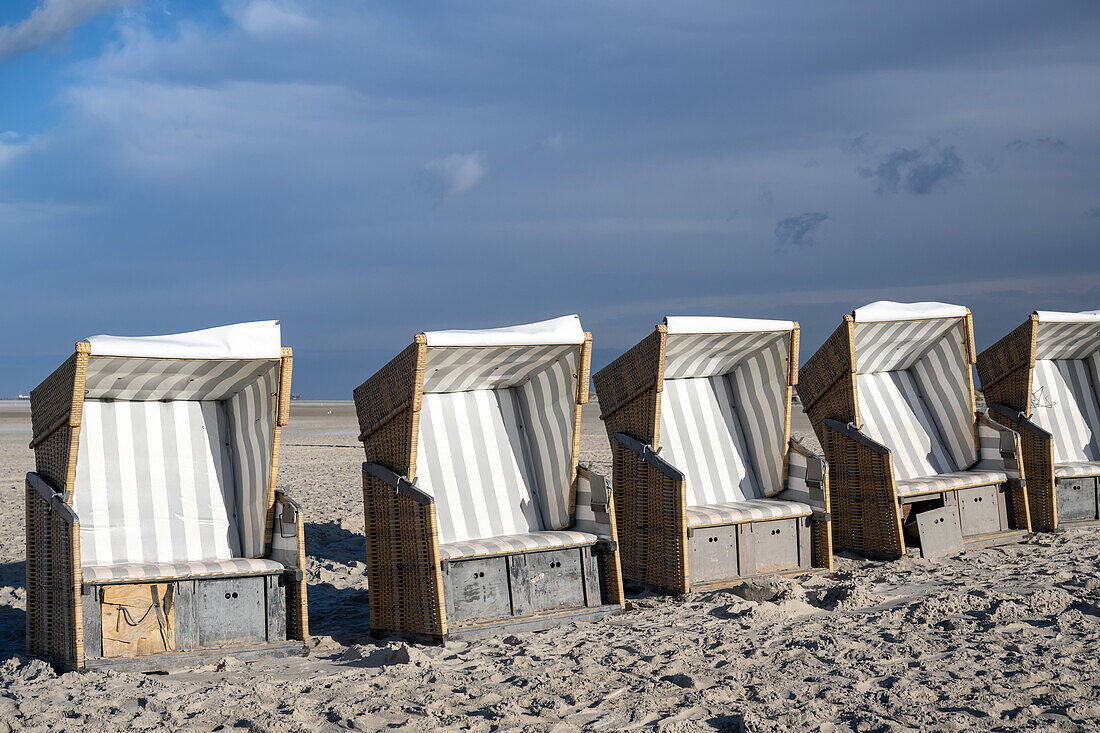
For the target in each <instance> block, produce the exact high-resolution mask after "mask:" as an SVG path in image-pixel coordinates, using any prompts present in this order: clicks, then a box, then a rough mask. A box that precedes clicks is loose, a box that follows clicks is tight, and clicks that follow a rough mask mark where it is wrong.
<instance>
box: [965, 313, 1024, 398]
mask: <svg viewBox="0 0 1100 733" xmlns="http://www.w3.org/2000/svg"><path fill="white" fill-rule="evenodd" d="M1037 323H1038V321H1037V320H1036V319H1035V317H1034V316H1032V317H1031V318H1029V319H1028V320H1027V321H1026V322H1025V323H1024V324H1022V325H1021V326H1019V327H1018V328H1016V330H1014V331H1013V332H1012V333H1010V334H1008V335H1007V336H1005V337H1004V338H1003V339H1001V340H1000V341H998V342H997V343H995V344H993V345H992V346H990V347H989V348H988V349H986V350H985V351H983V352H982V353H980V354H978V379H979V380H980V381H981V384H982V391H983V393H984V394H985V401H986V403H987V404H993V403H1000V404H1002V405H1007V406H1008V407H1011V408H1012V409H1014V410H1019V411H1020V412H1022V413H1024V414H1025V415H1030V414H1031V369H1032V367H1033V366H1034V364H1035V360H1034V354H1035V334H1036V325H1037Z"/></svg>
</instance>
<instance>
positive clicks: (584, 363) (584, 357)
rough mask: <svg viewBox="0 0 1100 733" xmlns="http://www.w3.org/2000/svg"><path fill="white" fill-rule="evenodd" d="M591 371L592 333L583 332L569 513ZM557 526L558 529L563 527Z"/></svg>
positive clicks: (573, 507) (573, 503)
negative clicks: (582, 413) (582, 415)
mask: <svg viewBox="0 0 1100 733" xmlns="http://www.w3.org/2000/svg"><path fill="white" fill-rule="evenodd" d="M591 373H592V334H591V333H589V332H587V331H586V332H585V334H584V343H583V344H581V348H580V354H579V357H578V362H577V399H576V404H575V405H574V407H573V442H572V447H571V451H570V458H569V466H570V474H569V515H570V516H573V514H574V513H575V512H576V510H577V465H578V464H579V463H580V460H581V412H582V410H583V406H584V405H585V404H586V403H587V402H588V382H589V381H590V379H591ZM565 528H566V527H559V528H558V529H565Z"/></svg>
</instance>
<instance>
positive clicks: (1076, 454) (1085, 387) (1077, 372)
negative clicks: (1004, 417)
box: [1031, 324, 1100, 464]
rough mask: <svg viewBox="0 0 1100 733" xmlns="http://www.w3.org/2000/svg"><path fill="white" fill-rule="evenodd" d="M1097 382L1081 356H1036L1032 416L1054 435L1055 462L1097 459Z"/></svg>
mask: <svg viewBox="0 0 1100 733" xmlns="http://www.w3.org/2000/svg"><path fill="white" fill-rule="evenodd" d="M1059 325H1062V324H1059ZM1074 325H1076V324H1074ZM1096 382H1097V379H1096V374H1095V371H1094V367H1093V365H1092V364H1090V363H1089V361H1086V360H1084V359H1059V360H1056V361H1051V360H1047V359H1036V360H1035V371H1034V372H1033V374H1032V378H1031V389H1032V393H1031V419H1032V420H1034V421H1035V422H1036V423H1037V424H1038V425H1039V426H1040V427H1042V428H1044V429H1046V430H1048V431H1050V433H1051V434H1052V435H1053V436H1054V462H1055V463H1056V464H1058V463H1075V462H1082V461H1096V460H1100V403H1098V402H1097V392H1096V388H1095V385H1096Z"/></svg>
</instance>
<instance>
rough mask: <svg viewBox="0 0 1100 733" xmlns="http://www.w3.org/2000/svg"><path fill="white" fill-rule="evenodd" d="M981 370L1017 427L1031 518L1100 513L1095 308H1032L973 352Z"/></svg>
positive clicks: (1099, 351) (1099, 346) (1040, 524)
mask: <svg viewBox="0 0 1100 733" xmlns="http://www.w3.org/2000/svg"><path fill="white" fill-rule="evenodd" d="M978 377H979V378H980V379H981V383H982V391H983V392H984V393H985V399H986V402H987V404H988V405H989V413H990V415H991V416H992V417H993V418H994V419H996V420H997V421H999V422H1001V423H1003V424H1004V425H1007V426H1008V427H1010V428H1012V429H1013V430H1017V431H1019V433H1020V437H1021V439H1022V442H1023V464H1024V471H1025V472H1026V474H1027V498H1028V506H1029V507H1030V509H1031V523H1032V525H1033V526H1034V527H1035V528H1036V529H1046V530H1053V529H1057V528H1058V526H1059V525H1061V524H1062V523H1063V522H1080V521H1090V520H1091V521H1095V520H1097V519H1100V513H1098V512H1100V501H1098V496H1097V493H1098V486H1097V484H1098V482H1100V478H1098V477H1100V401H1098V390H1097V385H1100V310H1098V311H1087V312H1084V313H1057V312H1052V311H1036V312H1035V313H1032V314H1031V316H1030V317H1029V318H1028V319H1027V321H1026V322H1025V323H1024V324H1023V325H1022V326H1020V327H1019V328H1017V329H1016V330H1014V331H1013V332H1012V333H1010V334H1008V335H1007V336H1005V337H1004V338H1003V339H1001V340H1000V341H998V342H997V343H995V344H994V345H993V346H990V347H989V348H988V349H986V350H985V351H983V352H982V353H981V354H979V355H978Z"/></svg>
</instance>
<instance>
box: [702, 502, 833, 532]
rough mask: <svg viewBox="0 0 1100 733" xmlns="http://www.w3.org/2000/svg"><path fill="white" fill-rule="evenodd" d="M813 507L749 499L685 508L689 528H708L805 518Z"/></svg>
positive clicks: (799, 503)
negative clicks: (721, 525) (769, 520)
mask: <svg viewBox="0 0 1100 733" xmlns="http://www.w3.org/2000/svg"><path fill="white" fill-rule="evenodd" d="M813 511H814V510H813V507H811V506H810V505H809V504H803V503H802V502H800V501H784V500H782V499H751V500H749V501H731V502H725V503H722V504H705V505H700V506H689V507H688V508H687V524H688V526H689V527H693V528H694V527H709V526H713V525H718V524H740V523H742V522H758V521H760V520H763V519H783V518H787V517H806V516H809V515H810V514H813Z"/></svg>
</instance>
